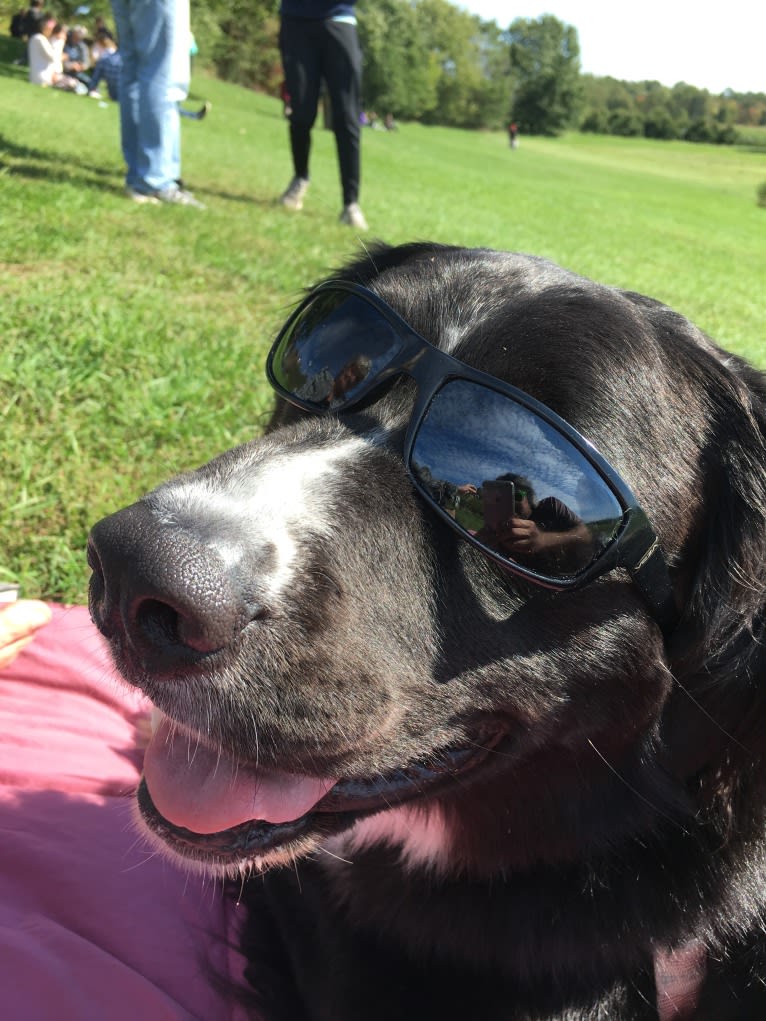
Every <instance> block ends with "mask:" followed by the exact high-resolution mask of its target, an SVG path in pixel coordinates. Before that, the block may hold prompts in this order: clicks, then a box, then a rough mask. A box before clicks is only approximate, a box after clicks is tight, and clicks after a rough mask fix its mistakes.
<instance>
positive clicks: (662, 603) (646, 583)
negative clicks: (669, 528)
mask: <svg viewBox="0 0 766 1021" xmlns="http://www.w3.org/2000/svg"><path fill="white" fill-rule="evenodd" d="M625 566H626V567H627V569H628V571H629V573H630V575H631V577H632V578H633V581H634V583H635V585H636V588H637V589H638V590H639V592H640V593H641V595H642V596H643V599H644V602H645V603H646V604H647V606H648V607H649V609H650V610H651V613H652V616H653V617H654V619H655V620H656V621H657V623H658V624H659V625H660V628H661V629H662V633H663V634H664V635H665V636H666V637H667V635H669V634H670V633H671V632H672V631H673V630H674V629H675V628H676V627H677V625H678V620H679V617H680V614H679V611H678V606H677V605H676V600H675V595H674V593H673V585H672V583H671V580H670V571H669V570H668V565H667V561H666V560H665V557H664V555H663V552H662V550H661V549H660V543H659V540H658V539H657V537H656V536H655V535H652V537H651V543H650V545H649V546H648V548H647V547H644V551H643V553H642V554H640V555H639V557H638V558H637V561H635V562H633V563H630V564H626V565H625Z"/></svg>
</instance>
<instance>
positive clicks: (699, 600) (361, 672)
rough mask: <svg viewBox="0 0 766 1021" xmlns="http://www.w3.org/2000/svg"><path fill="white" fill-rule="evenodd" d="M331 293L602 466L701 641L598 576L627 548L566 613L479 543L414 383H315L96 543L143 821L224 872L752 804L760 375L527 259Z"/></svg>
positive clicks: (380, 271) (695, 337) (762, 495)
mask: <svg viewBox="0 0 766 1021" xmlns="http://www.w3.org/2000/svg"><path fill="white" fill-rule="evenodd" d="M338 277H339V278H340V279H342V280H344V281H347V282H350V283H353V284H356V285H360V286H362V287H364V288H366V289H368V290H369V291H371V292H373V293H374V295H376V296H378V298H380V299H382V301H383V302H384V303H385V304H386V306H387V307H388V308H390V309H392V310H394V312H395V313H397V314H398V316H399V317H401V318H402V319H403V320H404V321H405V322H406V324H408V326H409V327H410V328H411V329H412V330H414V331H416V332H417V333H418V334H420V335H421V336H422V337H424V338H426V339H427V340H428V341H429V342H430V343H431V344H432V345H434V346H435V347H436V348H438V349H440V350H441V351H445V352H447V353H449V354H450V355H451V356H453V357H454V358H455V359H457V360H458V361H459V362H461V363H463V365H465V366H468V367H470V369H469V372H468V374H469V375H470V370H471V369H472V370H480V372H483V373H486V374H488V375H489V376H491V377H494V378H495V379H496V380H499V381H502V382H504V383H509V384H512V386H513V387H515V388H518V390H520V391H522V392H523V394H525V395H529V397H530V398H532V399H533V401H532V405H534V402H535V401H536V402H541V404H542V405H544V406H545V409H549V411H550V412H552V413H553V414H554V417H555V416H559V417H560V419H562V420H563V421H564V422H565V423H566V424H567V427H572V428H573V429H574V430H576V431H577V432H578V433H579V434H581V435H582V436H583V437H585V438H586V439H587V440H588V441H589V442H590V443H591V444H593V445H594V447H595V448H597V450H598V451H599V452H600V456H601V457H602V458H603V459H605V462H606V463H608V466H609V470H610V471H612V472H613V473H614V474H615V475H618V476H619V477H621V479H622V480H624V482H625V483H626V484H627V486H628V487H629V488H630V490H631V491H632V493H633V494H634V495H635V497H636V500H637V502H638V504H640V507H641V508H642V509H643V512H645V514H646V518H647V519H648V521H649V522H650V523H651V528H652V529H653V531H654V533H655V534H656V536H657V538H658V540H659V550H661V560H662V561H663V564H664V565H667V574H666V575H665V577H666V578H669V579H670V582H669V583H670V585H672V598H673V601H674V603H675V607H676V609H677V623H675V622H674V625H673V627H670V626H668V623H667V620H666V621H665V622H664V624H665V632H666V633H665V634H663V628H662V627H661V622H659V621H658V614H657V613H656V609H653V608H652V607H651V605H650V604H651V600H650V601H649V602H647V599H646V592H645V591H642V587H641V585H640V584H637V572H640V569H641V567H640V565H639V564H638V559H640V558H634V559H633V560H630V558H629V557H627V558H626V557H623V558H620V557H616V558H614V562H613V563H612V564H611V565H610V566H611V567H612V568H613V569H610V570H608V571H606V572H605V573H601V574H598V572H593V571H591V564H592V562H593V561H594V560H596V559H598V558H599V557H600V556H601V555H602V552H603V551H604V550H608V549H609V548H611V547H612V546H613V545H614V539H615V535H616V533H612V532H610V533H609V534H607V535H606V537H603V536H602V537H601V538H600V539H599V541H598V542H596V541H595V539H594V535H595V532H594V531H593V529H591V530H590V531H588V533H587V535H586V541H587V542H588V543H590V545H589V546H588V550H589V552H588V553H587V555H582V558H581V561H580V562H578V566H577V567H576V568H575V569H572V571H571V572H570V573H571V574H572V577H573V578H574V579H575V581H574V583H573V584H572V585H569V583H568V582H567V584H565V585H563V586H562V585H559V586H554V588H559V589H561V588H562V587H563V588H564V589H565V590H564V591H554V590H553V588H552V587H551V586H550V585H549V584H547V583H546V584H540V583H539V578H537V577H536V576H535V575H536V574H543V575H545V576H546V577H548V575H549V574H550V572H549V571H547V570H542V569H538V568H539V564H534V563H533V564H532V568H533V569H534V570H531V569H528V570H526V571H525V570H524V565H525V563H526V565H527V568H529V566H530V565H529V561H525V558H524V556H523V555H522V554H520V555H518V556H516V557H515V560H516V562H517V566H519V565H520V566H521V568H522V570H521V571H520V572H519V571H518V570H516V571H513V570H509V569H508V568H507V567H506V566H503V565H502V564H500V563H498V562H497V561H498V560H499V559H502V557H498V556H497V553H498V550H499V549H500V545H499V542H498V540H496V539H495V540H489V539H486V537H483V535H482V528H481V523H480V522H479V524H477V525H476V526H475V527H471V525H470V523H464V524H463V525H462V526H461V527H462V532H461V531H460V530H459V529H458V528H457V527H456V526H457V524H458V523H459V522H457V520H456V514H455V507H454V504H455V500H453V505H452V506H451V507H449V506H448V505H447V504H446V503H445V502H444V501H443V500H441V498H440V497H436V496H432V497H431V498H429V493H428V488H427V486H426V485H425V484H422V485H421V486H420V488H418V486H417V485H416V484H415V480H414V476H413V474H412V471H411V470H410V471H409V472H408V467H410V466H408V465H407V464H406V463H405V458H404V456H403V455H404V447H405V444H407V443H410V442H411V437H410V433H411V429H410V428H409V427H410V423H411V420H412V415H413V408H414V407H415V405H416V404H417V402H418V400H419V390H420V387H421V382H422V381H421V380H420V379H419V378H418V380H417V382H416V381H415V379H413V375H415V376H417V373H416V372H415V371H414V361H413V363H412V364H408V365H406V366H404V367H403V370H402V371H397V372H393V373H391V374H390V375H389V376H388V377H385V376H384V377H381V378H380V379H378V380H376V385H375V386H372V387H371V388H368V391H367V392H366V393H365V395H364V398H363V399H362V400H360V401H358V402H356V403H350V404H349V406H348V407H346V406H345V405H343V407H342V409H341V410H340V412H339V413H337V414H334V413H332V409H333V407H334V405H333V403H332V401H331V400H330V399H329V398H327V396H326V395H325V397H322V398H321V400H326V401H327V403H328V404H329V408H330V413H327V414H315V413H311V411H310V410H306V407H308V406H310V405H311V404H312V402H313V401H315V400H316V401H317V402H318V401H319V400H320V398H317V397H316V394H314V395H309V396H306V394H305V393H304V394H303V395H302V394H300V393H298V394H297V400H298V403H299V404H300V403H302V404H303V409H301V408H300V407H296V406H293V405H291V404H288V403H285V402H280V404H279V406H278V408H277V410H276V412H275V415H274V419H273V421H272V424H271V427H270V429H269V431H268V433H267V435H266V436H265V437H263V438H261V439H258V440H254V441H253V442H252V443H249V444H246V445H244V446H242V447H239V448H236V449H234V450H231V451H228V452H227V453H225V454H222V455H221V456H219V457H217V458H216V459H214V460H213V461H211V462H210V463H209V464H207V465H205V466H204V467H202V468H200V469H199V470H198V471H196V472H192V473H188V474H185V475H181V476H179V477H177V478H175V479H172V480H171V481H169V482H167V483H165V484H164V485H162V486H160V487H159V488H158V489H156V490H154V491H153V492H151V493H150V494H148V495H147V496H145V497H144V498H143V499H141V500H140V501H139V502H138V503H136V504H134V505H132V506H131V507H128V508H126V509H125V510H122V511H120V512H118V513H117V514H114V515H112V516H111V517H109V518H106V519H104V520H103V521H101V522H99V523H98V524H97V525H96V526H95V528H94V529H93V533H92V536H91V540H90V557H91V564H92V568H93V578H92V582H91V610H92V614H93V617H94V620H95V621H96V623H97V624H98V626H99V628H100V629H101V630H102V632H103V633H104V634H105V635H106V636H107V638H108V639H109V642H110V644H111V647H112V650H113V654H114V658H115V662H116V663H117V666H118V668H119V669H120V671H121V672H122V674H123V675H124V676H125V677H126V678H127V679H128V680H129V681H130V682H131V683H133V684H135V685H138V686H140V687H141V688H142V689H143V690H144V691H145V692H146V693H147V694H148V695H149V696H150V697H151V699H152V701H153V702H154V704H155V705H156V706H157V707H158V709H159V710H160V711H161V713H160V714H159V719H158V726H157V729H156V732H155V735H154V738H153V740H152V743H151V744H150V747H149V749H148V751H147V756H146V765H145V779H144V782H143V784H142V787H141V789H140V791H139V803H140V806H141V810H142V814H143V816H144V819H145V821H146V823H147V824H148V826H149V828H150V829H151V830H152V831H153V832H154V833H155V834H157V835H159V837H161V838H162V839H163V840H164V842H165V843H167V845H168V846H169V847H170V848H171V849H172V850H173V851H175V852H176V853H177V855H179V856H181V857H182V858H185V859H187V860H191V861H196V862H200V863H202V864H203V865H210V866H214V867H219V868H223V869H227V870H232V869H240V868H242V867H245V866H247V865H249V864H252V863H258V864H270V863H274V864H276V863H279V862H282V861H287V860H290V859H291V858H292V857H294V856H296V855H299V854H303V853H307V852H309V851H311V850H313V849H315V848H317V847H319V846H327V844H328V840H329V839H330V838H331V837H332V836H333V835H334V834H339V833H345V834H346V835H347V836H346V844H345V845H344V846H347V847H353V846H354V844H356V846H357V847H361V846H362V845H363V844H364V843H365V842H370V841H372V842H375V841H380V840H382V841H389V842H391V841H394V842H399V843H401V844H403V845H408V842H409V846H408V848H407V849H408V850H409V852H410V853H411V854H413V855H415V856H417V855H418V854H420V853H421V852H422V850H423V848H426V849H427V851H426V852H424V853H427V854H428V855H431V856H432V857H433V858H434V859H438V860H439V861H440V862H441V864H442V866H443V867H445V868H450V867H456V868H462V867H469V868H470V867H475V868H478V869H482V868H487V869H493V868H497V867H498V866H502V867H506V866H510V865H513V864H518V863H525V862H529V861H533V860H540V859H546V858H548V859H561V858H563V857H566V856H568V855H570V854H572V853H576V852H579V851H581V850H582V849H583V847H598V846H602V845H603V844H604V843H613V842H615V841H619V839H620V837H621V836H622V835H626V834H629V833H635V832H636V831H638V830H640V829H642V828H643V827H646V826H651V825H652V820H654V819H656V818H657V814H658V813H659V814H660V815H662V816H667V815H677V814H678V813H683V812H685V811H687V809H688V803H687V800H686V799H687V796H688V788H687V787H686V786H685V781H686V780H688V778H689V777H690V776H693V775H696V774H699V773H700V771H703V772H704V770H705V769H709V771H710V774H711V776H715V778H716V779H715V781H712V780H711V784H710V790H709V791H708V797H709V799H711V800H713V799H714V797H715V796H716V795H715V794H714V792H713V788H714V787H715V790H716V791H718V795H720V791H721V790H722V789H723V787H726V789H727V791H728V792H729V795H728V796H730V795H731V783H730V782H729V781H727V782H726V783H724V782H723V781H722V780H721V776H722V769H723V766H722V763H723V762H724V761H725V762H727V763H729V764H730V763H731V762H732V761H733V759H735V758H737V757H738V756H740V757H741V755H744V754H745V751H744V750H745V749H751V750H752V744H751V743H750V742H751V739H753V740H754V732H755V727H757V725H758V722H759V721H760V720H762V711H761V708H760V706H761V702H762V699H761V695H760V692H759V690H758V681H759V680H760V679H761V678H762V675H763V672H764V655H763V652H762V649H761V639H762V638H763V635H762V630H763V602H764V588H765V586H764V579H765V578H766V524H765V518H764V514H765V508H766V480H765V477H764V476H765V472H764V465H765V464H766V458H765V457H764V421H765V414H764V382H763V379H762V377H761V376H760V375H758V374H757V373H755V372H754V371H753V370H751V369H749V368H748V367H747V366H745V365H744V364H743V363H741V362H739V361H738V360H737V359H735V358H733V357H731V356H728V355H725V354H724V353H722V352H721V351H720V350H719V349H717V348H716V347H715V346H714V345H713V343H712V342H711V341H710V340H709V339H707V338H706V337H705V336H704V335H703V334H701V333H700V332H699V331H698V330H697V329H695V328H694V327H693V326H692V325H691V324H690V323H689V322H688V321H687V320H685V319H684V318H683V317H681V316H679V315H677V314H676V313H674V312H672V311H671V310H669V309H668V308H666V307H665V306H663V305H660V304H658V303H656V302H653V301H650V300H649V299H646V298H643V297H641V296H639V295H635V294H629V293H625V292H620V291H616V290H614V289H611V288H607V287H602V286H598V285H596V284H594V283H592V282H590V281H587V280H585V279H583V278H581V277H578V276H575V275H573V274H571V273H568V272H566V271H564V270H562V269H560V268H558V267H556V266H554V265H552V264H550V263H548V262H545V261H543V260H540V259H536V258H532V257H529V256H523V255H513V254H507V253H498V252H491V251H483V250H465V249H453V248H447V247H441V246H435V245H426V244H422V245H410V246H403V247H400V248H384V247H380V248H378V249H376V250H374V251H373V252H372V253H371V254H370V255H369V256H368V257H366V258H365V259H363V260H360V261H359V262H357V263H354V264H352V265H350V266H348V267H346V268H345V269H344V270H343V271H342V272H341V273H340V274H338ZM347 332H348V331H347ZM338 343H339V344H340V345H346V347H347V348H348V351H349V354H352V355H353V354H354V353H355V352H356V348H355V338H354V336H352V335H344V336H343V337H341V338H340V339H339V340H338ZM296 350H297V349H296ZM291 354H292V355H293V356H294V357H296V358H297V357H298V355H297V354H296V351H292V352H291ZM368 371H370V363H369V359H367V360H366V361H364V364H363V368H362V375H364V374H365V373H367V372H368ZM358 379H359V376H358V375H357V377H356V379H355V380H352V381H351V385H352V386H353V385H354V384H355V383H356V382H358ZM314 382H315V383H316V380H315V381H314ZM330 382H332V380H331V381H330ZM534 406H535V407H537V405H534ZM452 417H453V421H452V427H453V428H454V429H455V430H456V431H457V432H458V433H459V432H460V430H461V422H460V421H456V420H454V419H455V418H456V416H455V414H454V409H453V416H452ZM493 429H494V426H493V423H492V416H491V415H490V414H488V415H487V431H491V430H493ZM529 445H530V447H529V450H528V451H527V453H528V454H529V458H528V462H529V463H528V464H527V469H528V470H532V471H534V469H535V465H534V461H535V458H536V457H541V456H542V453H543V452H542V450H541V449H538V448H536V447H535V441H534V439H533V438H532V437H531V434H530V439H529ZM465 452H466V450H465V444H463V454H465ZM585 456H590V455H588V451H587V449H586V451H585ZM593 457H595V458H597V459H598V458H599V455H598V454H594V455H593ZM413 463H414V462H413ZM599 463H602V462H601V461H600V460H599ZM529 464H531V465H532V467H531V469H529ZM420 467H421V469H424V468H428V470H429V472H431V471H432V469H433V467H434V466H433V465H425V464H421V465H420ZM511 467H513V466H511ZM477 470H478V469H477ZM520 478H521V476H519V475H518V474H517V475H516V476H515V479H516V481H515V486H516V489H519V488H521V486H520V482H519V480H520ZM421 481H422V480H421ZM432 481H433V478H432V477H431V478H429V483H431V482H432ZM457 481H459V480H458V479H454V480H453V485H454V488H458V487H457V486H456V485H455V483H457ZM469 481H470V485H468V486H467V487H465V488H464V491H463V494H462V495H463V497H464V498H465V504H466V506H467V507H469V509H470V506H471V504H472V501H473V507H474V510H475V509H476V500H477V499H478V495H480V494H477V488H480V485H481V482H482V478H481V475H479V476H478V477H477V478H473V479H471V480H469ZM506 481H507V479H506ZM526 481H528V480H525V484H526ZM476 483H478V484H479V486H478V487H477V485H476ZM487 492H489V490H487ZM453 497H454V494H453ZM440 501H441V502H440ZM584 502H587V501H584ZM450 518H451V519H453V520H448V519H450ZM485 525H486V522H485ZM541 527H542V526H541ZM643 552H644V553H645V554H646V555H647V556H659V555H660V554H659V553H658V551H657V549H651V550H650V549H647V550H645V551H643ZM621 565H622V566H621ZM625 566H627V567H628V568H630V569H629V570H626V569H624V567H625ZM663 570H664V567H663ZM564 573H566V571H564ZM586 574H587V575H588V576H589V577H590V574H594V577H593V578H592V580H589V581H588V583H587V584H582V585H580V584H577V576H578V575H580V576H584V575H586ZM596 575H598V576H596ZM548 581H550V578H548ZM745 719H747V720H748V721H749V727H750V729H749V730H748V729H747V726H748V725H747V724H746V723H744V722H743V721H744V720H745ZM724 771H725V770H724ZM727 784H728V786H727ZM626 785H627V788H629V789H630V790H631V791H633V792H634V794H635V795H636V797H635V798H634V799H633V802H632V804H631V806H630V810H629V811H626V808H625V803H624V798H622V797H621V795H622V794H623V792H624V791H625V789H626ZM716 785H717V786H716ZM478 792H480V793H478ZM413 833H415V834H416V835H417V843H418V848H416V847H415V845H414V843H413V840H412V838H411V835H412V834H413ZM331 846H337V841H336V842H335V844H332V845H331Z"/></svg>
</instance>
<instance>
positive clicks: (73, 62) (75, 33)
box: [63, 25, 91, 85]
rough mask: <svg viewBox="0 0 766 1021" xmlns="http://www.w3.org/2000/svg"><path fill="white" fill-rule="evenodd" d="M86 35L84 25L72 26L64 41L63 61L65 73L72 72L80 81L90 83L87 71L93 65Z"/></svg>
mask: <svg viewBox="0 0 766 1021" xmlns="http://www.w3.org/2000/svg"><path fill="white" fill-rule="evenodd" d="M86 35H87V33H86V31H85V29H84V28H83V27H82V25H75V27H74V28H70V30H69V32H68V34H67V37H66V42H65V43H64V57H63V62H64V73H65V74H71V75H72V77H73V78H77V80H78V81H81V82H83V83H84V84H85V85H90V78H89V76H88V74H87V73H86V72H87V71H88V69H89V68H90V65H91V59H90V46H88V43H87V41H86V38H85V37H86Z"/></svg>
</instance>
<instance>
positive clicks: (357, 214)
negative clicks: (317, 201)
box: [340, 202, 369, 230]
mask: <svg viewBox="0 0 766 1021" xmlns="http://www.w3.org/2000/svg"><path fill="white" fill-rule="evenodd" d="M340 222H341V223H347V224H348V226H349V227H356V229H357V230H368V229H369V228H368V227H367V221H366V220H365V218H364V213H363V212H362V210H361V209H360V208H359V203H358V202H349V204H348V205H347V206H344V207H343V212H342V213H341V214H340Z"/></svg>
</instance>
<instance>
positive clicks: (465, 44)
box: [56, 0, 766, 143]
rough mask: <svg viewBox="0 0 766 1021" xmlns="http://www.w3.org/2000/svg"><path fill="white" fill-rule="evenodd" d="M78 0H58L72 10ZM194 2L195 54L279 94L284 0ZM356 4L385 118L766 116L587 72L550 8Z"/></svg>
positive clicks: (759, 103)
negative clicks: (502, 22) (503, 21)
mask: <svg viewBox="0 0 766 1021" xmlns="http://www.w3.org/2000/svg"><path fill="white" fill-rule="evenodd" d="M77 2H78V0H60V3H58V4H57V5H56V6H57V8H59V7H60V8H62V9H63V14H64V15H65V16H66V15H69V14H70V13H72V12H73V10H74V8H75V7H76V6H77ZM69 7H71V8H72V12H70V11H69V10H68V8H69ZM191 8H192V28H193V31H194V34H195V38H196V41H197V45H198V47H199V56H198V57H197V58H196V59H197V60H199V61H201V62H203V63H204V64H206V65H210V66H212V67H213V68H214V70H215V72H216V74H217V75H218V76H219V77H221V78H223V79H225V80H227V81H232V82H236V83H238V84H240V85H244V86H246V87H248V88H254V89H259V90H262V91H265V92H268V93H269V94H271V95H274V96H276V95H279V92H280V85H281V83H282V68H281V62H280V57H279V44H278V34H279V15H278V11H279V0H191ZM357 11H358V14H359V35H360V39H361V43H362V47H363V50H364V77H363V103H364V107H365V109H366V110H368V111H375V112H376V113H377V114H378V115H379V116H380V117H381V118H382V117H384V116H385V115H386V114H392V115H393V116H394V117H395V118H396V119H398V120H402V121H408V120H416V121H420V122H421V123H424V124H442V125H446V126H451V127H460V128H473V129H493V128H499V127H504V126H507V125H508V124H509V123H510V122H511V121H515V122H516V124H517V125H518V128H519V130H520V131H521V132H522V133H524V134H539V135H556V134H559V133H560V132H562V131H565V130H571V129H576V130H577V129H579V130H582V131H591V132H599V133H604V134H615V135H644V136H647V137H650V138H684V139H688V140H689V141H704V142H720V143H730V142H734V141H736V140H737V138H738V134H739V129H741V128H743V127H750V126H766V94H765V93H747V94H738V93H734V92H731V91H727V92H724V93H722V94H721V95H713V94H711V93H710V92H708V91H707V90H706V89H700V88H697V87H695V86H694V85H691V84H686V83H683V82H680V83H678V84H676V85H674V86H672V87H668V86H665V85H661V84H660V83H659V82H656V81H644V82H627V81H620V80H618V79H615V78H605V77H596V76H593V75H584V74H582V71H581V67H580V46H579V40H578V36H577V30H576V28H574V27H573V26H571V25H565V24H564V23H563V22H561V21H559V20H558V19H557V18H555V17H553V16H552V15H543V16H542V17H540V18H537V19H526V18H517V19H515V20H514V21H512V22H511V23H510V24H509V25H508V26H507V27H504V28H501V27H500V26H499V25H498V24H497V23H496V22H495V21H484V20H482V19H481V18H479V17H478V16H477V15H473V14H469V13H468V12H467V11H464V10H462V9H460V8H458V7H456V6H454V4H453V3H451V2H450V0H359V2H358V4H357Z"/></svg>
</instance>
